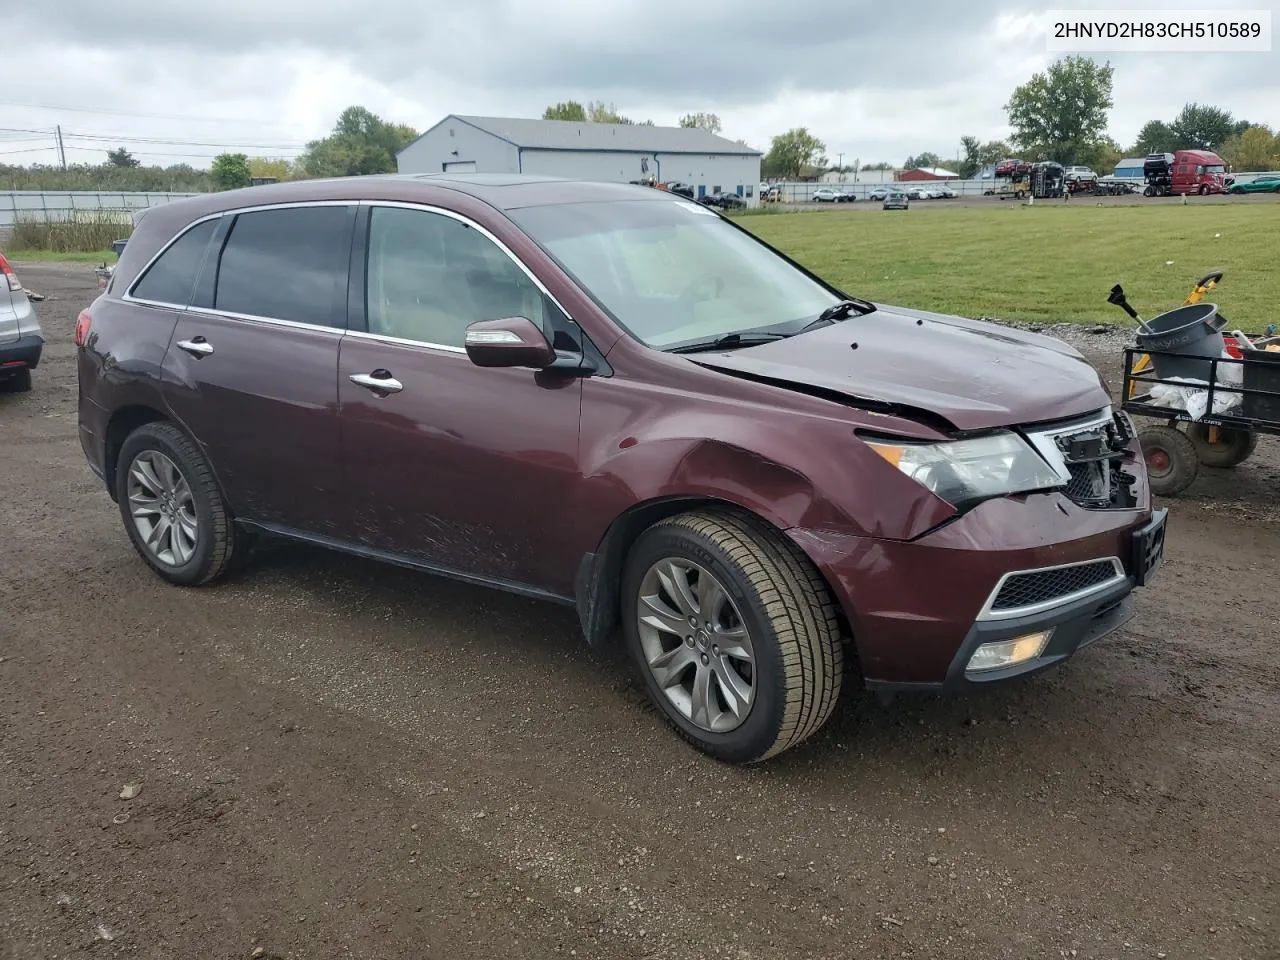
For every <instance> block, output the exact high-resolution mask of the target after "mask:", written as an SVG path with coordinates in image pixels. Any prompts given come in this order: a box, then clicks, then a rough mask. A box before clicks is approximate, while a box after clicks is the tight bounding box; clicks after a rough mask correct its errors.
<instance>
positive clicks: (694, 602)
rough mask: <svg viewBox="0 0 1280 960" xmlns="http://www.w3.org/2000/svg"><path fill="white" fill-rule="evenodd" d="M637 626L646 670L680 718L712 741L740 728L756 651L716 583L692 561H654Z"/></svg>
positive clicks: (751, 691)
mask: <svg viewBox="0 0 1280 960" xmlns="http://www.w3.org/2000/svg"><path fill="white" fill-rule="evenodd" d="M636 618H637V622H638V626H639V634H640V645H641V648H642V650H643V653H644V662H645V664H646V666H647V667H648V670H649V672H650V674H651V675H652V676H653V679H654V681H655V682H656V683H657V685H658V687H659V689H661V690H662V692H663V694H664V695H665V696H666V698H667V700H668V701H669V702H670V703H671V705H672V706H674V707H675V709H676V710H677V711H678V712H679V713H680V715H681V716H683V717H684V718H685V719H686V720H688V721H689V722H690V723H692V724H693V725H694V726H696V727H698V728H699V729H701V730H706V731H709V732H711V733H728V732H729V731H731V730H735V729H737V728H738V727H739V726H741V725H742V724H743V722H745V720H746V719H747V715H748V713H749V712H750V710H751V706H752V704H753V703H754V702H755V692H756V677H757V673H756V660H755V651H754V649H753V647H752V644H751V635H750V632H749V631H748V630H747V627H746V624H745V622H744V621H743V619H742V615H741V613H740V612H739V610H738V608H737V605H736V604H735V603H734V602H733V600H732V599H731V598H730V597H729V594H728V593H727V592H726V590H725V588H724V585H723V584H721V583H720V581H719V580H717V579H716V578H715V577H714V576H713V575H712V574H711V573H709V572H708V571H707V570H706V569H705V568H704V567H701V566H699V565H698V564H696V563H694V562H692V561H690V560H685V559H681V558H675V557H667V558H664V559H662V560H659V561H658V562H657V563H655V564H653V565H652V566H650V567H649V569H648V571H646V573H645V575H644V578H643V579H642V580H641V582H640V590H639V596H638V598H637V602H636Z"/></svg>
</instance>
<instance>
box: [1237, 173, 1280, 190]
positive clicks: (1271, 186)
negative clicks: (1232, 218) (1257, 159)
mask: <svg viewBox="0 0 1280 960" xmlns="http://www.w3.org/2000/svg"><path fill="white" fill-rule="evenodd" d="M1227 193H1280V176H1276V175H1275V174H1266V175H1264V176H1261V177H1254V178H1253V179H1252V180H1249V181H1247V182H1245V183H1240V182H1239V181H1237V182H1235V183H1233V184H1231V186H1229V187H1227Z"/></svg>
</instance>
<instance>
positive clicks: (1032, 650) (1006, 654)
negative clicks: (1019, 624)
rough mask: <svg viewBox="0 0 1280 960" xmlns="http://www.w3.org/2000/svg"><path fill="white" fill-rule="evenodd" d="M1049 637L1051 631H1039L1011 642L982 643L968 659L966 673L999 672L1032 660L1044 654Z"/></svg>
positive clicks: (1051, 634) (1026, 634)
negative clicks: (1002, 668) (1001, 669)
mask: <svg viewBox="0 0 1280 960" xmlns="http://www.w3.org/2000/svg"><path fill="white" fill-rule="evenodd" d="M1051 636H1053V630H1040V631H1038V632H1037V633H1024V634H1023V635H1022V636H1020V637H1014V638H1013V639H1012V640H1000V641H998V642H996V643H984V644H983V645H982V646H980V647H979V648H978V649H977V650H975V651H974V652H973V656H972V657H970V658H969V666H968V667H967V668H966V671H967V672H970V673H977V672H981V671H983V670H999V669H1000V668H1001V667H1012V666H1014V665H1016V664H1019V663H1025V662H1026V661H1028V660H1034V659H1035V658H1036V657H1038V656H1040V654H1041V653H1043V652H1044V648H1045V647H1046V646H1047V645H1048V643H1049V638H1050V637H1051Z"/></svg>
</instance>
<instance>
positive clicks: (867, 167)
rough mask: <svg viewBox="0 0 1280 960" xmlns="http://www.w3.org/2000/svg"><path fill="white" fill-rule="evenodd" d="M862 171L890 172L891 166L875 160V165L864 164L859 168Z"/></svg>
mask: <svg viewBox="0 0 1280 960" xmlns="http://www.w3.org/2000/svg"><path fill="white" fill-rule="evenodd" d="M860 169H862V170H892V169H893V164H892V163H886V162H885V161H884V160H877V161H876V162H875V163H864V164H863V165H862V167H861V168H860Z"/></svg>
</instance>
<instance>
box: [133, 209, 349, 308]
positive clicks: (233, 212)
mask: <svg viewBox="0 0 1280 960" xmlns="http://www.w3.org/2000/svg"><path fill="white" fill-rule="evenodd" d="M359 205H360V201H359V200H288V201H282V202H279V203H262V204H257V205H255V206H252V207H231V208H229V209H227V210H219V211H217V212H216V213H206V214H205V215H204V216H203V217H200V218H199V219H198V220H192V221H191V222H190V223H189V224H187V225H186V226H185V227H183V228H182V230H181V231H179V232H178V233H175V234H174V235H173V236H172V237H170V238H169V241H168V242H167V243H166V244H165V245H164V246H163V247H161V248H160V249H159V250H158V251H156V253H155V255H154V256H153V257H152V258H151V259H150V260H148V261H147V263H146V265H145V266H144V267H143V268H142V269H141V270H139V271H138V275H137V277H135V278H134V280H133V283H131V284H129V289H128V290H126V291H125V292H124V293H122V294H121V295H120V299H121V300H122V301H125V302H127V303H141V304H145V305H146V306H150V307H166V308H168V309H171V310H173V309H177V310H186V309H187V307H188V306H190V304H186V305H184V306H181V307H179V306H177V305H176V304H172V303H163V302H161V301H159V300H144V299H142V298H140V297H135V296H134V295H133V290H134V288H135V287H136V286H137V285H138V284H139V283H141V282H142V278H143V277H145V276H146V275H147V271H148V270H150V269H151V266H152V264H154V263H155V262H156V261H157V260H159V259H160V258H161V257H162V256H164V255H165V252H166V251H167V250H168V249H169V248H170V247H171V246H173V245H174V244H175V243H177V242H178V240H179V239H181V238H182V237H184V236H186V234H188V233H190V232H191V231H192V230H194V229H195V228H196V227H198V226H199V225H200V224H202V223H204V222H206V221H208V220H217V219H219V218H221V217H234V216H238V215H239V214H242V213H259V212H261V211H264V210H288V209H290V208H297V207H358V206H359ZM325 329H326V330H333V329H336V328H335V327H326V328H325Z"/></svg>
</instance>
